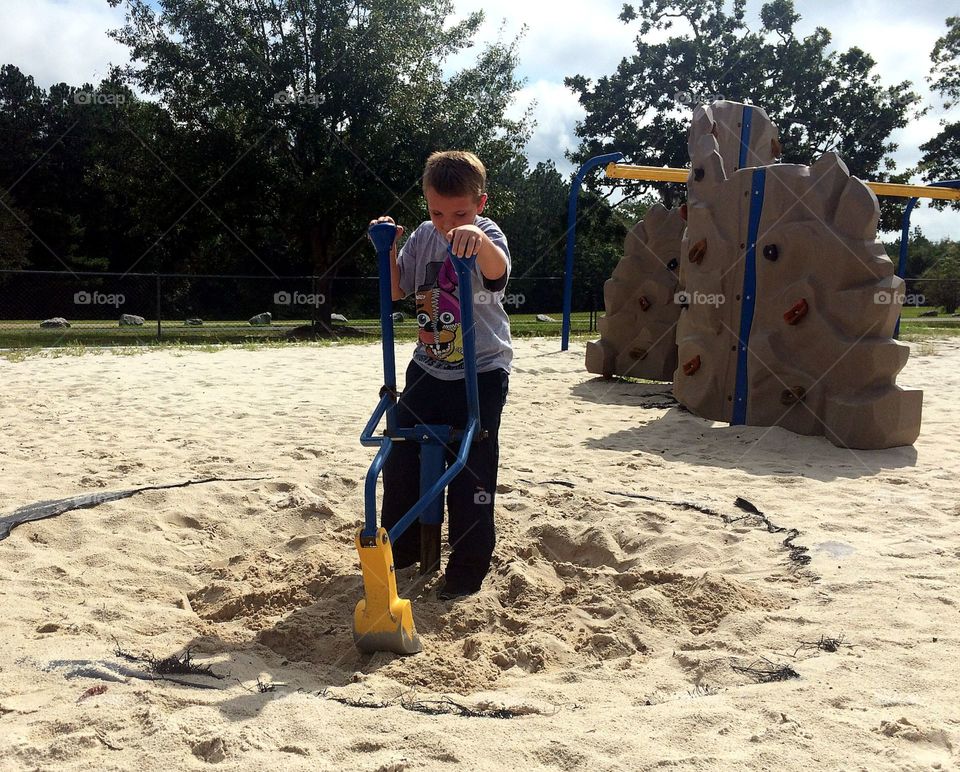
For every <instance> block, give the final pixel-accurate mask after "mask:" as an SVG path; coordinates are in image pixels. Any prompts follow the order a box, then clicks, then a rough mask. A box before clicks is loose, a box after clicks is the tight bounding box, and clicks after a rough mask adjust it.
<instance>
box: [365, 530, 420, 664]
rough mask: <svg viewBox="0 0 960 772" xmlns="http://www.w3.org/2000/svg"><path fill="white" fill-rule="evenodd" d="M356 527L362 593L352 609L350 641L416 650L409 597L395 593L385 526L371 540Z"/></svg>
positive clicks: (371, 649) (368, 650)
mask: <svg viewBox="0 0 960 772" xmlns="http://www.w3.org/2000/svg"><path fill="white" fill-rule="evenodd" d="M362 533H363V530H362V529H360V530H358V531H357V552H358V553H360V569H361V571H362V572H363V595H364V597H363V598H361V599H360V601H358V602H357V608H356V609H355V610H354V612H353V641H354V643H355V644H356V645H357V648H358V649H360V651H362V652H365V653H368V654H372V653H373V652H375V651H392V652H393V653H394V654H416V653H417V652H418V651H422V650H423V647H422V646H421V645H420V639H419V638H418V637H417V631H416V629H415V628H414V626H413V608H412V606H411V605H410V601H409V600H407V599H406V598H401V597H399V596H398V595H397V577H396V574H395V573H394V569H393V550H392V549H391V547H390V537H389V536H388V535H387V531H386V529H385V528H379V529H377V535H376V536H375V537H374V538H373V539H372V540H367V539H363V538H362V537H361V534H362Z"/></svg>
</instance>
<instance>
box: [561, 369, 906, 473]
mask: <svg viewBox="0 0 960 772" xmlns="http://www.w3.org/2000/svg"><path fill="white" fill-rule="evenodd" d="M571 393H572V394H573V396H574V397H577V398H579V399H581V400H584V401H588V402H594V403H597V404H604V405H624V406H632V407H635V408H637V410H636V414H635V423H633V422H632V423H631V425H629V426H625V427H624V428H623V429H621V430H619V431H616V432H613V433H611V434H609V435H607V436H605V437H595V438H591V439H589V440H587V441H586V442H585V443H584V444H585V445H587V446H588V447H593V448H598V449H604V450H619V451H623V452H635V451H642V452H643V453H649V454H651V455H656V456H659V457H660V458H662V459H663V460H664V461H666V462H668V463H679V464H688V465H695V466H699V465H709V466H715V467H718V468H722V469H739V470H741V471H744V472H747V473H749V474H753V475H758V476H764V475H776V476H784V477H792V476H795V477H807V478H812V479H816V480H822V481H829V480H834V479H836V478H838V477H846V478H858V477H865V476H871V475H875V474H877V473H878V472H881V471H883V470H884V469H902V468H905V467H912V466H915V465H916V462H917V451H916V448H914V447H913V446H904V447H898V448H889V449H886V450H854V449H850V448H841V447H837V446H836V445H834V444H833V443H831V442H830V441H829V440H827V439H826V438H825V437H823V436H819V437H818V436H805V435H801V434H795V433H793V432H791V431H788V430H787V429H783V428H781V427H778V426H773V427H770V426H727V425H726V424H719V423H718V424H714V422H712V421H708V420H706V419H703V418H700V417H698V416H696V415H694V414H693V413H691V412H690V411H688V410H687V409H686V408H685V407H683V406H682V405H680V403H678V402H677V401H676V400H675V399H674V397H673V394H672V387H671V385H670V384H667V383H636V382H632V381H625V380H621V379H614V380H611V381H605V380H603V379H602V378H594V379H592V380H590V381H585V382H583V383H580V384H577V385H576V386H574V387H573V388H572V389H571ZM664 409H666V413H662V414H660V413H659V411H662V410H664ZM654 411H656V412H654Z"/></svg>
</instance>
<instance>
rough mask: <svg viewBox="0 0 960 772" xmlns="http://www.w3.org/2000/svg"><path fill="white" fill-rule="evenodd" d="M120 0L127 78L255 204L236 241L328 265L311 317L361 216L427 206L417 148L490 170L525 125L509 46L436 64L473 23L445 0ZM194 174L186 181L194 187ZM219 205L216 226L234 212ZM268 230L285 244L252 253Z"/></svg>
mask: <svg viewBox="0 0 960 772" xmlns="http://www.w3.org/2000/svg"><path fill="white" fill-rule="evenodd" d="M110 2H111V3H112V4H113V5H119V4H121V0H110ZM123 4H124V5H125V7H126V10H127V18H126V24H125V25H124V26H123V27H122V28H121V29H119V30H116V31H115V32H114V33H113V35H114V37H115V38H116V39H117V40H119V41H121V42H122V43H124V44H126V45H128V46H129V47H130V51H131V59H132V62H133V63H132V65H131V66H130V68H129V70H128V72H127V75H128V77H129V78H130V80H131V81H132V82H133V83H135V84H137V85H138V86H139V87H140V88H141V89H143V90H144V91H146V92H148V93H150V94H153V95H155V96H156V97H158V98H159V101H160V104H161V105H162V106H163V107H164V108H165V109H166V110H167V111H168V112H169V114H170V116H171V120H172V123H173V125H174V126H175V127H176V128H177V130H178V131H182V132H186V134H187V135H188V136H190V137H191V138H192V139H194V140H195V143H194V147H195V148H196V149H197V152H200V153H204V154H205V155H207V156H209V155H210V153H209V151H208V148H209V147H210V143H212V144H213V146H214V147H215V148H216V152H217V153H218V154H220V155H219V156H218V157H219V159H220V160H221V161H222V166H223V167H225V168H223V170H222V174H221V175H220V177H219V178H217V179H216V180H211V183H212V184H213V186H214V188H215V189H220V190H227V191H232V192H233V195H236V194H237V193H240V194H241V196H243V197H245V198H246V200H247V201H256V202H257V205H258V207H259V208H260V217H259V219H260V220H261V221H262V222H263V227H262V230H263V231H264V233H260V234H258V233H257V232H256V231H254V232H251V233H250V234H249V235H250V240H249V241H247V240H246V239H244V241H245V244H246V247H247V248H248V250H249V251H250V252H252V253H254V254H256V255H257V256H258V257H259V258H260V259H261V261H262V262H263V263H265V264H267V266H268V268H270V269H271V270H274V271H275V272H277V273H282V272H284V271H286V270H287V269H289V268H291V267H294V266H296V267H300V266H306V267H308V268H309V269H311V270H313V271H315V272H317V273H318V274H321V275H323V276H324V277H325V279H324V282H323V283H322V284H321V286H320V287H319V288H318V289H319V291H320V292H321V293H322V294H323V295H324V296H325V297H326V299H327V301H328V302H327V303H326V304H325V305H324V306H322V307H321V308H320V309H319V312H318V315H317V316H318V319H319V321H320V322H321V323H326V322H327V321H328V320H329V313H330V310H331V309H330V303H329V301H330V298H331V295H332V292H331V285H330V278H331V277H332V275H333V274H334V273H335V272H336V271H337V270H338V268H340V267H342V266H343V265H347V264H349V263H350V262H351V261H356V260H361V261H362V260H363V259H364V258H362V257H357V254H358V250H363V252H364V253H369V248H368V247H367V246H366V244H365V240H364V231H365V225H366V222H367V221H368V220H369V219H370V218H371V217H372V216H375V215H377V214H380V213H383V212H390V213H392V214H394V215H395V216H396V217H397V218H398V219H401V220H406V221H407V222H409V221H410V220H411V219H416V218H418V217H420V216H422V215H423V209H422V208H421V205H420V184H419V175H420V171H421V168H422V164H423V161H424V159H425V157H426V156H427V155H428V154H429V152H431V151H433V150H437V149H442V148H445V147H467V148H470V149H474V150H476V151H477V152H478V153H479V154H480V155H481V157H483V158H484V160H485V162H486V163H487V164H488V166H489V167H490V168H491V170H493V172H494V173H493V174H492V177H493V178H494V179H495V178H496V173H497V171H498V170H500V169H501V168H502V167H503V166H504V165H509V163H510V162H511V159H512V158H513V157H515V156H516V155H518V154H519V151H520V149H521V148H522V146H523V144H524V143H525V140H526V137H527V127H526V122H525V121H524V120H521V121H512V120H509V119H508V118H507V117H506V109H507V107H508V106H509V103H510V101H511V99H512V95H513V93H514V92H515V91H516V90H517V89H518V88H519V86H520V84H519V82H518V81H517V80H516V78H515V77H514V69H515V66H516V46H515V44H506V45H504V44H501V43H498V44H494V45H491V46H489V47H487V48H486V49H485V50H483V51H481V52H480V54H479V56H478V58H477V61H476V64H475V65H474V66H472V67H468V68H465V69H463V70H461V71H459V72H457V73H455V74H453V75H452V76H450V77H445V76H444V74H443V69H442V67H443V64H444V62H445V61H446V60H447V59H448V58H449V57H450V56H451V55H453V54H455V53H457V52H459V51H461V50H463V49H465V48H467V47H469V46H470V45H471V41H472V38H473V36H474V34H475V33H476V31H477V29H478V27H479V25H480V23H481V20H482V16H481V15H480V14H471V15H469V16H467V17H466V18H465V19H463V20H462V21H459V22H457V23H448V17H449V15H450V14H451V12H452V9H453V7H452V3H451V2H450V1H449V0H356V2H355V1H354V0H321V1H319V2H311V3H303V2H299V1H296V0H222V1H220V2H215V3H197V2H195V0H161V1H160V2H159V8H158V9H157V10H155V9H154V7H152V6H153V5H154V4H151V3H148V2H146V0H127V2H125V3H123ZM238 159H239V161H238ZM167 162H168V163H169V164H170V165H171V166H172V167H173V168H174V169H177V168H179V166H178V165H179V161H178V159H176V158H174V159H173V160H170V159H168V160H167ZM234 163H240V164H242V165H243V167H244V168H243V169H242V170H240V173H239V174H237V169H234V168H233V166H232V164H234ZM201 168H202V165H201ZM207 168H210V167H209V165H208V166H207ZM191 171H196V168H193V169H191V167H190V165H187V166H185V176H182V179H183V180H184V182H185V183H186V185H187V186H189V187H190V188H192V189H194V190H197V189H199V188H201V187H202V184H203V183H201V184H198V181H197V180H196V179H195V178H194V177H193V176H192V175H191V174H190V172H191ZM218 180H221V181H218ZM206 181H207V180H204V181H203V182H204V183H205V182H206ZM204 189H205V188H204ZM211 194H212V193H211ZM242 213H243V212H242V211H238V212H237V216H240V214H242ZM221 218H222V219H223V220H224V222H223V224H222V226H223V228H222V229H221V233H222V230H223V229H225V228H226V225H227V222H232V223H234V224H236V223H237V221H236V220H233V219H231V218H230V217H228V216H224V215H221ZM233 230H234V232H235V233H236V228H233ZM267 231H274V232H279V233H281V234H283V235H284V237H285V238H286V239H287V241H288V242H289V243H291V244H292V245H293V247H294V249H293V250H292V251H293V253H294V254H293V256H292V257H291V256H290V255H289V254H288V255H278V256H276V259H270V257H269V256H265V255H262V254H261V253H262V251H263V249H264V244H265V240H266V241H269V239H270V234H268V233H266V232H267ZM237 235H239V234H237ZM261 236H262V237H261ZM227 238H228V239H229V237H227Z"/></svg>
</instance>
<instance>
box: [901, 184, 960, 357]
mask: <svg viewBox="0 0 960 772" xmlns="http://www.w3.org/2000/svg"><path fill="white" fill-rule="evenodd" d="M927 187H937V188H960V180H944V181H943V182H931V183H930V184H929V185H928V186H927ZM919 200H920V199H919V198H917V197H916V196H914V197H913V198H911V199H910V200H909V201H908V202H907V206H906V208H905V209H904V210H903V221H902V225H901V227H900V260H899V262H898V263H897V276H899V277H900V278H901V279H903V278H904V274H905V273H906V272H907V253H908V252H909V250H910V215H911V214H912V213H913V208H914V207H915V206H916V205H917V201H919ZM893 337H894V338H899V337H900V317H899V316H898V317H897V325H896V327H894V329H893Z"/></svg>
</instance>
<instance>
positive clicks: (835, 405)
mask: <svg viewBox="0 0 960 772" xmlns="http://www.w3.org/2000/svg"><path fill="white" fill-rule="evenodd" d="M703 117H704V112H702V111H701V110H698V111H697V115H696V117H695V120H694V130H693V131H692V132H691V162H692V165H693V168H692V170H691V172H690V174H689V178H688V182H687V192H688V199H687V206H688V217H687V231H686V234H685V235H684V239H683V245H682V247H681V252H682V253H683V255H684V258H683V261H682V267H681V284H683V285H684V289H685V291H686V292H687V294H688V295H690V296H691V297H692V298H693V299H694V300H692V302H691V303H690V304H689V306H688V307H687V308H686V309H685V310H684V312H683V313H682V314H681V317H680V321H679V323H678V325H677V346H678V354H679V361H680V365H681V366H680V369H678V370H677V373H676V375H675V378H674V394H675V396H676V397H677V399H678V400H679V401H680V402H681V403H682V404H684V405H685V406H686V407H687V408H689V409H690V410H691V411H692V412H694V413H696V414H697V415H700V416H702V417H704V418H709V419H712V420H719V421H726V422H728V423H730V424H751V425H754V426H782V427H784V428H786V429H790V430H791V431H794V432H797V433H798V434H808V435H814V434H823V435H825V436H826V437H827V438H828V439H829V440H830V441H831V442H833V443H834V444H837V445H840V446H844V447H850V448H864V449H874V448H886V447H894V446H898V445H909V444H912V443H913V442H914V441H915V440H916V438H917V435H918V434H919V432H920V414H921V406H922V401H923V393H922V392H921V391H918V390H912V389H910V390H908V389H902V388H900V387H898V386H896V383H895V381H896V375H897V373H899V372H900V370H901V369H902V368H903V366H904V365H905V364H906V361H907V356H908V355H909V348H908V347H907V346H906V345H903V344H900V343H898V342H896V341H894V340H893V339H892V335H893V331H894V326H895V324H896V320H897V318H898V316H899V314H900V308H901V306H902V302H903V301H902V299H903V295H904V282H903V279H901V278H899V277H897V276H895V275H894V266H893V263H892V262H891V261H890V259H889V258H888V257H887V255H886V253H885V252H884V249H883V246H882V245H881V244H880V243H878V242H877V241H876V235H877V222H878V220H879V216H880V208H879V204H878V202H877V198H876V196H875V195H874V194H873V193H872V192H871V191H870V190H869V188H867V186H866V185H864V184H863V183H862V182H860V180H857V179H856V178H853V177H851V176H850V174H849V172H848V170H847V168H846V166H844V164H843V162H842V161H841V160H840V158H839V157H838V156H837V155H836V154H834V153H826V154H824V155H823V156H822V157H821V158H820V159H819V160H818V161H817V162H816V163H815V164H813V165H812V166H810V167H808V166H802V165H796V164H777V165H772V166H759V167H754V168H741V169H739V170H737V171H734V172H733V173H732V174H730V175H729V176H728V175H727V172H726V170H725V168H724V162H723V155H722V153H721V151H720V147H719V145H718V141H717V137H716V134H715V133H713V132H710V131H703V130H702V128H703V127H704V126H703ZM698 118H699V119H700V124H701V125H700V127H698ZM698 129H699V130H698ZM697 298H713V299H714V302H709V300H708V301H707V302H703V301H698V300H697Z"/></svg>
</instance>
